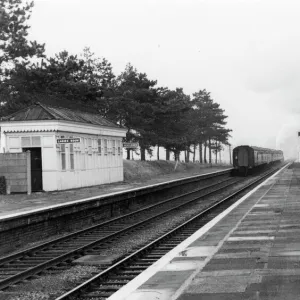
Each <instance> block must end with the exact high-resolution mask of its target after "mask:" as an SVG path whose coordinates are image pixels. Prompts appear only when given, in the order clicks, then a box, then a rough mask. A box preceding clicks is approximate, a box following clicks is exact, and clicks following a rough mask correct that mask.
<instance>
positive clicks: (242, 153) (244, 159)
mask: <svg viewBox="0 0 300 300" xmlns="http://www.w3.org/2000/svg"><path fill="white" fill-rule="evenodd" d="M238 162H239V166H240V167H248V164H249V160H248V149H246V148H240V149H239V152H238Z"/></svg>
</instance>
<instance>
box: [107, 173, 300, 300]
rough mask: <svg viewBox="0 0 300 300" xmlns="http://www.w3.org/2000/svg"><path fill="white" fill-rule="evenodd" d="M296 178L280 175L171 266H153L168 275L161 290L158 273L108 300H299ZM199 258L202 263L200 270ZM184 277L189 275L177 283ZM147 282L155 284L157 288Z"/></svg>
mask: <svg viewBox="0 0 300 300" xmlns="http://www.w3.org/2000/svg"><path fill="white" fill-rule="evenodd" d="M298 175H299V177H300V173H299V174H298ZM294 176H295V174H294V172H293V170H292V169H284V170H282V171H281V172H279V173H277V174H276V175H274V176H273V178H272V179H270V180H268V181H267V183H263V184H262V185H261V186H260V187H259V188H258V189H257V190H255V191H253V192H252V193H251V194H249V195H247V197H246V198H245V199H246V200H245V199H244V201H241V202H240V203H239V204H238V206H236V207H234V208H233V209H232V210H231V211H228V212H227V213H226V214H224V216H223V217H222V218H220V219H219V220H218V222H215V223H214V224H212V226H210V227H209V228H208V229H207V231H205V232H203V233H202V235H198V236H197V238H196V237H195V238H194V239H192V237H191V239H190V243H189V244H186V247H185V250H186V252H184V250H182V249H181V250H180V251H178V252H177V255H176V254H174V255H175V257H173V258H172V259H170V262H169V263H167V264H164V265H163V266H160V267H159V266H157V268H158V269H159V268H160V270H164V272H166V273H164V276H165V278H164V280H163V283H162V284H160V283H159V280H157V278H159V277H157V276H160V275H158V274H160V273H161V271H159V270H158V271H157V272H156V274H155V273H154V274H153V273H152V274H151V276H150V277H148V279H145V278H144V279H143V281H142V282H140V283H139V284H137V283H136V286H135V288H133V286H131V289H132V290H131V291H130V290H126V287H124V289H121V290H120V291H119V292H117V293H116V294H114V295H113V296H111V297H110V298H109V300H121V299H122V300H125V299H126V300H129V299H135V298H132V296H135V295H137V294H138V295H139V297H140V298H136V299H142V298H143V300H144V299H148V298H146V297H147V293H149V292H150V293H152V295H154V294H155V292H160V294H157V293H156V296H157V298H154V296H153V298H149V299H151V300H152V299H168V300H175V299H179V300H196V299H197V300H199V299H201V300H224V299H225V300H226V299H228V300H229V299H230V300H237V299H239V300H241V299H243V300H271V299H272V300H274V299H275V300H279V299H280V300H292V299H293V300H295V299H300V296H299V295H300V235H299V229H300V183H299V182H298V181H297V184H299V189H298V188H297V190H296V188H295V186H294V187H293V186H291V185H292V182H293V180H294ZM293 184H294V185H295V184H296V183H295V180H294V183H293ZM291 191H292V192H291ZM197 247H200V248H198V252H197V250H196V249H197ZM201 249H202V250H203V252H202V255H203V256H201V254H200V253H201V251H200V250H201ZM210 250H211V251H210ZM179 252H181V253H184V255H185V253H186V254H187V255H186V256H185V259H186V261H184V264H183V262H181V263H182V264H183V266H184V267H183V269H181V270H180V269H179V268H178V267H180V266H179V264H180V263H178V262H176V259H177V258H179V257H180V254H179ZM193 253H194V254H195V253H198V255H200V256H193ZM204 254H205V255H207V256H205V255H204ZM197 257H198V258H200V257H201V258H202V259H203V260H202V261H198V265H197V261H196V260H195V258H197ZM175 258H176V259H175ZM181 258H183V257H182V255H181ZM189 259H190V260H189ZM188 261H190V264H189V266H190V269H189V270H187V268H186V267H185V266H187V265H188V264H187V262H188ZM164 263H165V262H164ZM174 263H175V264H174ZM172 264H174V265H173V266H172ZM171 266H172V267H174V266H176V267H175V268H173V269H172V267H171ZM193 267H195V269H194V271H193V270H192V268H193ZM182 271H185V272H187V271H190V272H191V273H190V275H189V276H187V273H185V275H184V276H182V278H181V279H180V274H181V272H182ZM178 275H179V276H178ZM172 276H176V280H174V281H172ZM168 280H170V282H173V284H172V286H171V285H168V282H169V281H168ZM151 282H156V285H155V287H154V286H150V285H149V283H151ZM176 285H177V286H176ZM124 292H125V294H124Z"/></svg>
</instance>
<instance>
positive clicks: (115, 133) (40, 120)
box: [0, 103, 126, 191]
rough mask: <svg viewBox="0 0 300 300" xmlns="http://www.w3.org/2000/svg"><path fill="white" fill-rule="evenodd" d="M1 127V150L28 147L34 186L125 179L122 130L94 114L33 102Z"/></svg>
mask: <svg viewBox="0 0 300 300" xmlns="http://www.w3.org/2000/svg"><path fill="white" fill-rule="evenodd" d="M0 126H1V145H0V147H1V148H0V153H4V152H10V153H16V152H24V151H28V150H30V152H31V177H32V190H33V191H42V190H44V191H55V190H65V189H72V188H79V187H86V186H92V185H100V184H104V183H111V182H117V181H123V149H122V138H123V137H125V136H126V129H125V128H123V127H120V126H118V125H116V124H114V123H112V122H110V121H108V120H106V119H104V118H103V117H101V116H99V115H97V114H92V113H86V112H81V111H73V110H70V109H67V108H61V107H53V106H48V105H44V104H40V103H36V104H34V105H32V106H29V107H27V108H25V109H22V110H20V111H17V112H16V113H14V114H12V115H9V116H7V117H4V118H2V119H1V120H0Z"/></svg>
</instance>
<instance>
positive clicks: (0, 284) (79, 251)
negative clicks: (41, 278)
mask: <svg viewBox="0 0 300 300" xmlns="http://www.w3.org/2000/svg"><path fill="white" fill-rule="evenodd" d="M231 180H232V179H226V180H224V181H222V182H218V183H214V184H212V185H209V186H205V187H203V188H199V189H196V190H193V191H191V192H188V193H185V194H183V195H180V196H176V197H172V198H170V199H167V200H164V201H163V202H160V203H157V204H154V205H150V206H147V207H146V208H143V209H140V210H138V211H135V212H132V213H129V214H127V215H124V216H121V217H118V218H114V219H112V220H108V221H106V222H103V223H101V224H98V225H94V226H92V227H90V228H87V229H84V230H80V231H78V232H75V233H72V234H69V235H67V236H64V237H61V238H58V239H55V240H52V241H50V242H47V243H45V244H43V245H39V246H37V247H33V248H30V249H27V250H25V251H23V252H19V253H16V254H13V255H11V256H7V257H4V258H2V259H1V260H0V263H1V264H2V266H3V265H4V264H5V263H6V264H7V262H9V263H11V262H15V261H14V260H13V259H20V255H21V257H24V256H30V255H32V257H34V255H35V254H34V253H35V252H37V251H40V250H43V249H44V248H45V247H46V246H47V247H49V246H50V247H51V246H53V245H55V244H57V243H60V242H62V241H65V240H66V239H68V240H69V239H71V238H73V237H76V236H77V235H79V234H82V233H86V232H88V231H91V230H95V229H97V228H98V229H99V228H100V227H103V226H104V225H107V224H114V222H116V221H120V220H124V219H125V218H128V217H132V216H134V215H137V214H138V213H141V212H145V211H147V210H150V209H152V208H155V207H159V206H161V205H163V204H166V203H168V202H171V201H174V200H175V199H178V200H179V199H182V198H183V197H185V196H187V195H191V194H195V193H198V192H201V191H204V190H206V189H209V188H212V187H215V186H217V185H220V184H222V183H225V182H227V181H231ZM237 181H240V180H235V181H234V182H232V183H230V184H228V185H226V186H222V187H221V188H219V189H217V190H214V191H211V192H208V193H205V194H204V195H201V196H197V197H195V198H193V199H192V200H189V201H186V202H184V203H182V204H180V205H178V206H175V207H172V208H171V209H168V210H166V211H164V212H162V213H159V214H156V215H154V216H152V217H150V218H147V219H145V220H143V221H140V222H137V223H135V224H133V225H131V226H128V227H126V228H124V229H122V230H118V231H116V232H114V233H112V234H109V235H107V236H105V237H102V238H100V239H97V240H95V241H93V242H90V243H87V244H86V245H84V246H81V247H79V248H75V249H73V250H71V251H68V252H66V253H64V254H62V255H58V256H56V257H55V258H52V259H48V260H46V261H45V262H42V263H39V264H37V265H35V266H34V267H29V268H27V269H26V270H23V271H22V272H19V273H17V274H14V275H12V276H10V277H7V278H5V279H3V280H1V281H0V290H3V289H5V288H7V287H9V286H10V285H12V284H15V283H17V282H19V281H21V280H24V279H26V278H28V277H30V276H33V275H35V274H38V273H40V272H42V271H44V270H45V269H48V268H50V267H53V266H54V265H57V264H58V263H61V262H63V261H66V260H67V259H69V258H72V257H74V256H76V255H79V256H82V255H84V251H86V250H88V249H90V248H92V247H93V246H95V245H97V244H99V243H104V242H105V241H107V240H109V239H112V238H114V237H115V236H117V235H120V234H122V233H124V232H127V231H129V230H130V231H132V230H133V229H135V228H137V227H140V226H142V225H143V224H147V223H148V222H150V221H152V220H154V219H156V218H159V217H162V216H164V215H166V214H168V213H170V212H171V211H174V210H176V209H178V208H181V207H184V206H185V205H188V204H190V203H192V202H194V201H198V200H199V199H200V198H203V197H206V196H209V195H211V194H213V193H216V192H218V191H220V190H222V189H225V188H227V187H228V186H230V185H233V184H235V183H236V182H237ZM50 251H51V248H50ZM17 262H21V263H22V261H20V260H18V261H17ZM6 266H7V265H6ZM8 266H9V264H8ZM11 267H13V265H11ZM5 269H6V268H5V267H4V268H1V265H0V271H5ZM16 270H17V268H16Z"/></svg>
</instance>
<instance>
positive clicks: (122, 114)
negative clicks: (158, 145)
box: [108, 64, 157, 160]
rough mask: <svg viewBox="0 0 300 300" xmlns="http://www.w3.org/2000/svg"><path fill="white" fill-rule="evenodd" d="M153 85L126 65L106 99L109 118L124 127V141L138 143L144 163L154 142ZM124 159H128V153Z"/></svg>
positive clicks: (152, 82) (154, 93)
mask: <svg viewBox="0 0 300 300" xmlns="http://www.w3.org/2000/svg"><path fill="white" fill-rule="evenodd" d="M155 85H156V81H154V80H150V79H148V77H147V75H146V74H145V73H139V72H138V71H137V70H136V69H135V68H134V67H133V66H132V65H130V64H128V65H127V66H126V68H125V71H124V72H122V73H121V75H120V76H118V78H117V80H116V87H115V91H114V93H115V94H114V96H112V97H110V99H109V101H110V103H109V108H110V111H109V112H108V116H110V118H111V119H114V120H117V122H118V123H119V124H120V125H123V126H125V127H127V129H128V131H127V135H126V141H128V142H139V146H140V149H141V160H145V153H146V150H148V151H150V150H151V146H153V144H154V139H155V138H154V133H153V130H152V128H153V124H154V121H155V112H156V109H157V108H156V106H157V104H156V101H157V90H156V88H155ZM127 158H128V159H130V150H128V153H127Z"/></svg>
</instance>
